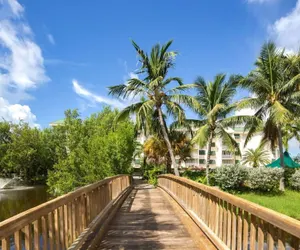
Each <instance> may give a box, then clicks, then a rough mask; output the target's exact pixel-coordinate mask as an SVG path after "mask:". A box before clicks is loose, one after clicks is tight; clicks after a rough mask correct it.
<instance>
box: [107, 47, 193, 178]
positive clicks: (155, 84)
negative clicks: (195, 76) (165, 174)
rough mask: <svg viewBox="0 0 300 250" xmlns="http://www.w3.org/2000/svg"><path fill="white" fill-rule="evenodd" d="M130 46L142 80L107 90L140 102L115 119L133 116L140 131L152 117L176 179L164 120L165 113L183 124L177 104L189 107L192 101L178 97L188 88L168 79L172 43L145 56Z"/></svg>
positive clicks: (174, 56)
mask: <svg viewBox="0 0 300 250" xmlns="http://www.w3.org/2000/svg"><path fill="white" fill-rule="evenodd" d="M132 44H133V47H134V48H135V50H136V51H137V54H138V56H139V61H140V63H141V66H140V69H139V71H138V72H137V73H138V75H139V76H140V77H141V79H139V78H131V79H129V80H128V82H127V83H125V84H121V85H117V86H112V87H110V88H109V90H110V92H109V93H110V94H111V95H114V96H117V97H121V98H130V97H134V96H140V97H142V98H141V101H140V102H137V103H134V104H132V105H129V106H128V107H126V108H125V109H123V110H122V111H121V112H120V114H119V116H118V117H117V118H116V119H117V120H119V119H123V118H124V117H127V116H129V115H130V114H135V115H136V119H137V126H138V127H141V126H145V125H146V123H147V121H149V116H151V115H152V114H155V115H156V117H157V118H158V121H159V124H160V129H161V132H162V135H163V138H164V140H165V142H166V145H167V148H168V152H169V155H170V158H171V161H172V165H173V167H174V172H175V174H176V175H179V171H178V167H177V164H176V161H175V156H174V152H173V149H172V146H171V142H170V139H169V134H168V127H167V125H166V121H165V118H164V111H166V112H167V114H168V115H170V116H173V117H174V118H175V119H176V120H178V121H182V120H184V118H185V114H184V110H183V108H182V107H181V106H180V103H188V104H191V103H192V102H194V100H193V98H192V97H190V96H188V95H183V94H180V91H183V90H185V89H187V88H189V86H188V85H183V83H182V79H181V78H179V77H168V72H169V70H170V69H171V68H173V67H174V60H175V58H176V55H177V53H176V52H174V51H169V48H170V46H171V44H172V41H169V42H167V43H166V44H165V45H163V46H160V45H159V44H156V45H155V46H154V47H153V48H152V49H151V52H150V55H148V54H147V53H146V52H144V51H143V50H142V49H141V48H140V47H139V46H138V45H137V44H136V43H135V42H134V41H132ZM172 82H176V83H177V84H179V86H177V87H175V88H172V89H169V90H168V89H167V87H168V86H169V85H170V83H172ZM150 122H151V119H150Z"/></svg>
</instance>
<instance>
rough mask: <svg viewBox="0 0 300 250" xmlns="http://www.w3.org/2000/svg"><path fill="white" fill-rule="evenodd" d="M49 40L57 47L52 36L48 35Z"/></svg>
mask: <svg viewBox="0 0 300 250" xmlns="http://www.w3.org/2000/svg"><path fill="white" fill-rule="evenodd" d="M47 38H48V41H49V42H50V43H51V44H52V45H55V40H54V37H53V36H52V35H51V34H47Z"/></svg>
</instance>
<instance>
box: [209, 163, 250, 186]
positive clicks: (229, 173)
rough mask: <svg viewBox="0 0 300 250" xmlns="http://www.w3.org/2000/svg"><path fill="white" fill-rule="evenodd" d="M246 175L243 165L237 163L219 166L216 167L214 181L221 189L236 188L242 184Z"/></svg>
mask: <svg viewBox="0 0 300 250" xmlns="http://www.w3.org/2000/svg"><path fill="white" fill-rule="evenodd" d="M247 177H248V171H247V169H246V168H245V167H241V166H239V165H233V166H221V167H220V168H217V169H216V172H215V175H214V178H215V183H216V184H217V185H218V186H219V187H220V188H221V189H223V190H236V189H239V188H241V187H242V186H243V184H244V182H245V180H246V179H247Z"/></svg>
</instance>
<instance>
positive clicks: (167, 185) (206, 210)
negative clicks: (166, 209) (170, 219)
mask: <svg viewBox="0 0 300 250" xmlns="http://www.w3.org/2000/svg"><path fill="white" fill-rule="evenodd" d="M158 185H159V187H161V188H162V189H164V190H165V191H166V192H168V193H169V194H170V195H171V196H172V197H173V198H174V199H175V200H176V201H177V202H178V203H179V204H180V205H181V206H182V207H183V208H184V209H185V211H186V212H187V213H188V214H189V215H190V216H191V217H192V218H193V219H194V221H195V222H196V223H197V224H198V225H199V227H200V228H201V229H202V230H203V232H204V233H205V234H206V235H207V236H208V237H209V238H210V239H211V241H212V242H213V243H214V244H215V245H216V247H217V248H218V249H234V250H236V249H238V250H240V249H243V250H246V249H251V250H252V249H259V250H260V249H268V250H272V249H294V250H298V249H299V239H300V221H298V220H295V219H293V218H290V217H288V216H286V215H283V214H280V213H277V212H275V211H273V210H270V209H267V208H265V207H262V206H259V205H257V204H254V203H252V202H249V201H246V200H244V199H241V198H238V197H236V196H234V195H231V194H228V193H225V192H222V191H220V190H218V189H217V188H213V187H209V186H206V185H203V184H200V183H197V182H194V181H191V180H188V179H186V178H182V177H176V176H173V175H161V176H159V178H158ZM299 209H300V208H299Z"/></svg>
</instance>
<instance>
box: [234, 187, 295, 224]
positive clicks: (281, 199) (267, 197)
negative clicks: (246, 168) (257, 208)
mask: <svg viewBox="0 0 300 250" xmlns="http://www.w3.org/2000/svg"><path fill="white" fill-rule="evenodd" d="M236 195H237V196H239V197H241V198H243V199H246V200H249V201H252V202H254V203H257V204H259V205H261V206H264V207H267V208H270V209H273V210H275V211H277V212H279V213H283V214H286V215H288V216H290V217H293V218H295V219H297V220H300V192H296V191H292V190H286V191H285V192H284V193H279V194H261V193H260V194H258V193H254V192H245V193H240V194H236Z"/></svg>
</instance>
